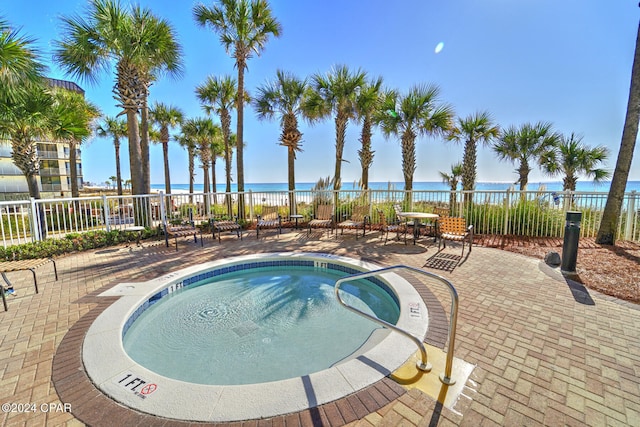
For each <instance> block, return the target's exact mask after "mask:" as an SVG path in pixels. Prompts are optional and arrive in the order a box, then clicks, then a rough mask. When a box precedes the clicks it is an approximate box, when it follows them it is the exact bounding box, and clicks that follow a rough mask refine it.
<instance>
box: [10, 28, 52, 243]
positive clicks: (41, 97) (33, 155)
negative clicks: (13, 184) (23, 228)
mask: <svg viewBox="0 0 640 427" xmlns="http://www.w3.org/2000/svg"><path fill="white" fill-rule="evenodd" d="M33 43H34V40H33V39H31V38H29V37H26V36H22V35H21V34H20V33H19V32H18V31H15V30H13V29H11V28H10V27H9V24H8V23H7V22H6V21H4V20H0V87H1V88H2V90H0V138H3V139H8V140H9V141H11V148H12V152H11V157H12V158H13V161H14V163H15V164H16V166H17V167H18V168H19V169H20V171H21V172H22V173H23V174H24V176H25V178H26V180H27V186H28V187H29V195H30V196H31V197H33V198H34V199H39V198H40V189H39V187H38V179H37V177H38V174H39V171H40V159H39V158H38V152H37V149H36V144H35V141H36V140H37V139H39V138H42V137H44V136H45V135H46V134H47V132H48V129H49V126H50V121H49V118H50V117H49V114H48V112H49V111H50V108H51V104H52V100H51V97H50V95H49V93H48V92H47V91H45V88H44V78H43V73H44V71H45V66H44V65H42V63H41V62H40V60H39V58H38V51H37V50H36V48H35V47H34V45H33ZM41 219H42V218H41ZM41 229H42V230H44V227H42V224H41Z"/></svg>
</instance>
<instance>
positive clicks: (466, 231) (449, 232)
mask: <svg viewBox="0 0 640 427" xmlns="http://www.w3.org/2000/svg"><path fill="white" fill-rule="evenodd" d="M438 222H439V230H440V240H438V251H439V250H440V243H442V247H443V249H444V248H446V247H447V245H446V241H447V240H451V241H455V242H462V255H464V242H465V240H468V241H469V252H471V248H472V245H473V225H469V226H468V227H467V222H466V221H465V219H464V218H461V217H453V216H450V217H444V218H440V220H439V221H438Z"/></svg>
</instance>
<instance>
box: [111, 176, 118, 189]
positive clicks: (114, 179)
mask: <svg viewBox="0 0 640 427" xmlns="http://www.w3.org/2000/svg"><path fill="white" fill-rule="evenodd" d="M109 181H110V182H111V185H112V186H114V187H115V186H116V183H117V182H118V177H116V176H113V175H112V176H110V177H109Z"/></svg>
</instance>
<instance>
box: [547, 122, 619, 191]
mask: <svg viewBox="0 0 640 427" xmlns="http://www.w3.org/2000/svg"><path fill="white" fill-rule="evenodd" d="M607 156H608V151H607V149H606V148H605V147H603V146H598V147H594V148H591V147H588V146H586V145H585V144H583V143H582V137H581V136H577V135H576V134H574V133H573V132H572V133H571V135H570V136H569V137H568V138H567V137H565V136H564V135H561V136H560V138H559V141H558V143H557V145H556V146H554V147H551V148H550V149H549V150H548V151H547V152H545V153H543V154H542V156H541V157H540V164H541V166H542V170H543V171H544V172H545V173H547V174H548V175H550V176H557V175H564V178H563V180H562V191H576V183H577V182H578V175H580V174H583V175H586V176H587V177H593V180H594V181H595V182H600V181H602V180H603V179H606V178H608V177H609V176H610V173H609V172H607V171H606V170H604V169H600V168H598V167H597V166H598V164H600V163H602V162H604V161H605V160H606V159H607Z"/></svg>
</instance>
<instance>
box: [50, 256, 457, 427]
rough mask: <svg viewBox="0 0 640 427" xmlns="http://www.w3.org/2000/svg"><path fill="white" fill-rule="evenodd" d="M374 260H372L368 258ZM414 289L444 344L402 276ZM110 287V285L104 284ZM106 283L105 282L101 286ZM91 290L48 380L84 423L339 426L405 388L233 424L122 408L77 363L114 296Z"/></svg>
mask: <svg viewBox="0 0 640 427" xmlns="http://www.w3.org/2000/svg"><path fill="white" fill-rule="evenodd" d="M371 262H376V261H371ZM404 278H405V279H406V280H408V281H409V282H410V283H411V284H412V285H413V286H414V287H415V288H416V290H417V291H418V293H419V294H420V296H421V297H422V298H423V300H424V302H425V304H426V305H427V308H428V315H429V329H428V331H427V336H426V337H425V341H426V342H428V343H429V344H432V345H435V346H440V347H442V346H444V344H445V343H446V340H447V331H448V320H447V317H446V313H445V311H444V309H443V307H442V305H441V303H440V301H439V300H438V299H437V297H436V296H435V295H434V294H433V293H432V292H431V291H430V290H429V289H428V288H427V287H426V286H425V285H424V284H422V283H421V282H420V281H418V280H416V279H415V278H413V277H412V276H410V275H406V276H404ZM108 287H110V286H108ZM105 288H106V287H105ZM101 291H102V290H100V291H97V292H94V293H92V294H89V295H86V296H85V297H83V298H81V300H80V301H78V302H82V303H96V304H97V305H96V307H94V308H93V309H92V310H90V311H89V312H88V313H86V314H85V315H84V316H82V317H81V318H80V319H79V320H78V321H77V322H76V323H75V324H74V325H73V326H72V327H71V328H70V329H69V331H68V332H67V333H66V334H65V336H64V338H63V339H62V342H61V343H60V345H59V346H58V349H57V351H56V353H55V355H54V358H53V364H52V375H51V379H52V382H53V385H54V387H55V389H56V392H57V393H58V397H59V398H60V401H61V402H63V403H68V404H70V406H71V413H72V414H73V415H74V416H75V417H76V418H77V419H79V420H80V421H82V422H83V423H85V424H87V425H104V424H110V425H145V426H155V425H158V426H216V427H227V426H229V427H231V426H239V427H248V426H256V425H260V426H267V427H268V426H296V427H297V426H317V425H323V426H342V425H345V424H348V423H350V422H353V421H356V420H358V419H362V418H364V417H365V416H367V415H368V414H370V413H373V412H376V411H379V410H380V409H382V408H383V407H384V406H386V405H388V404H389V403H391V402H394V401H395V400H397V399H398V398H400V397H401V396H403V395H404V394H406V393H407V390H406V389H404V388H403V387H402V386H400V385H399V384H397V383H396V382H395V381H393V380H392V379H390V378H389V377H385V378H383V379H382V380H380V381H378V382H377V383H375V384H373V385H371V386H369V387H366V388H364V389H362V390H359V391H358V392H356V393H353V394H351V395H349V396H346V397H343V398H341V399H338V400H335V401H333V402H329V403H326V404H323V405H320V406H317V407H314V408H310V409H307V410H304V411H301V412H298V413H292V414H285V415H281V416H277V417H273V418H268V419H261V420H246V421H242V422H234V423H204V422H189V421H181V420H175V419H168V418H163V417H158V416H155V415H151V414H146V413H143V412H140V411H137V410H134V409H131V408H128V407H125V406H123V405H121V404H119V403H117V402H115V401H114V400H112V399H111V398H109V397H108V396H106V395H104V394H103V393H102V392H101V391H100V390H98V389H97V388H96V387H95V385H94V384H93V383H92V381H91V379H90V378H89V377H88V375H87V373H86V371H85V370H84V365H83V363H82V345H83V342H84V337H85V335H86V333H87V331H88V329H89V327H90V326H91V324H92V323H93V322H94V320H95V319H96V318H97V317H98V316H99V315H100V314H101V313H102V312H103V311H104V310H106V309H107V308H108V307H109V306H110V305H111V304H113V303H114V302H115V301H117V300H118V298H119V297H97V295H98V294H99V293H100V292H101Z"/></svg>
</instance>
